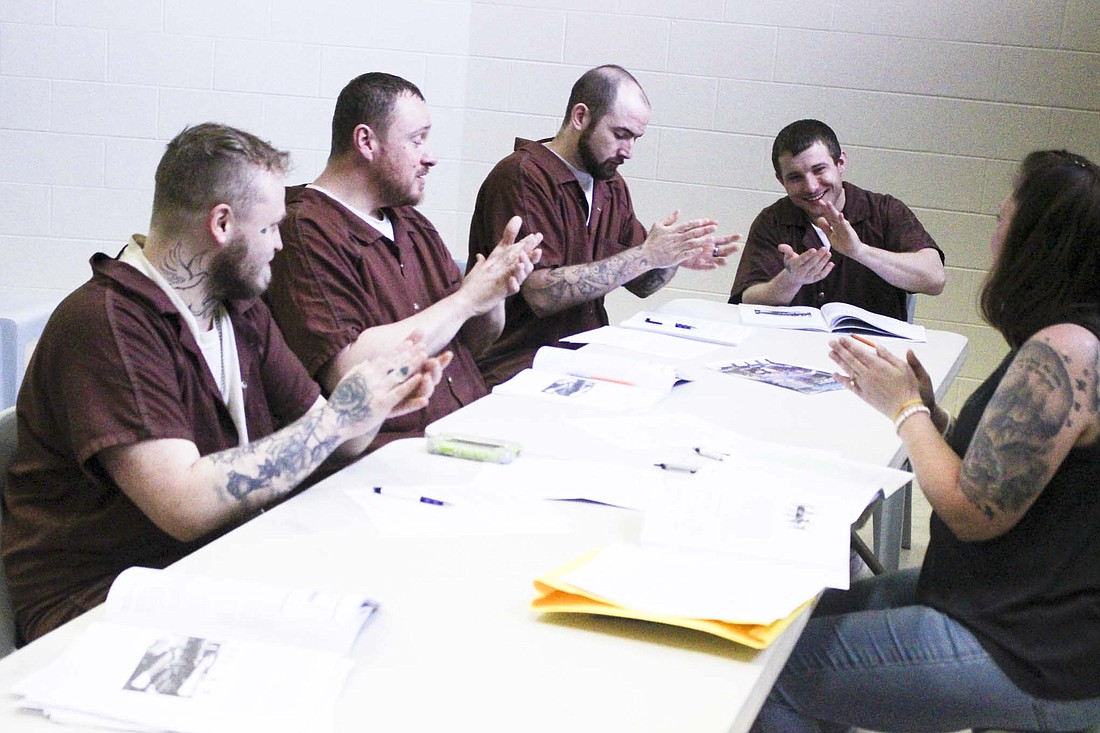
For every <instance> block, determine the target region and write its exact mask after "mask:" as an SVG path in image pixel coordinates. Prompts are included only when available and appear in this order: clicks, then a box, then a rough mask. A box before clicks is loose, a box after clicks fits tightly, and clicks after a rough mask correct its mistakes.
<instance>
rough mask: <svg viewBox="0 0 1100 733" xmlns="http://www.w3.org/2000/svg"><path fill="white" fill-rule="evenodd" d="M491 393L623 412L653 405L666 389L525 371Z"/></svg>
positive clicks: (663, 394)
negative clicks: (623, 410) (525, 396)
mask: <svg viewBox="0 0 1100 733" xmlns="http://www.w3.org/2000/svg"><path fill="white" fill-rule="evenodd" d="M493 394H517V395H529V396H532V397H538V398H540V399H552V400H557V401H568V402H571V403H573V404H575V405H582V406H588V407H600V408H608V409H617V410H622V409H628V408H638V407H650V406H652V405H655V404H657V402H659V401H660V400H661V399H662V398H664V397H665V396H666V395H667V394H668V390H654V389H646V388H644V387H637V386H634V385H631V384H620V383H616V382H613V381H609V380H608V379H593V378H588V377H577V376H572V375H570V374H564V373H560V372H544V371H538V370H536V369H524V370H523V371H521V372H520V373H519V374H516V375H515V376H514V377H512V378H511V379H509V380H508V381H506V382H502V383H500V384H498V385H497V386H496V387H493Z"/></svg>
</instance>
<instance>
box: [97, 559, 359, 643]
mask: <svg viewBox="0 0 1100 733" xmlns="http://www.w3.org/2000/svg"><path fill="white" fill-rule="evenodd" d="M377 608H378V604H377V603H375V602H374V601H372V600H370V599H369V598H367V597H366V596H363V595H357V594H349V593H337V592H333V591H324V590H314V589H306V588H296V587H292V586H283V585H275V584H270V585H269V584H263V583H255V582H248V581H242V580H238V579H232V580H229V579H221V578H210V577H197V576H189V575H185V574H182V573H176V572H173V571H168V570H153V569H150V568H139V567H135V568H129V569H127V570H125V571H123V572H122V574H121V575H119V577H118V578H116V579H115V582H114V583H113V584H112V585H111V590H110V593H108V595H107V603H106V607H105V611H106V617H107V619H108V620H109V621H113V622H117V623H123V624H126V623H135V624H143V623H144V624H147V623H149V622H150V621H151V620H155V621H156V623H157V625H158V627H161V628H163V629H164V630H166V631H172V632H175V633H179V634H190V635H193V636H202V637H209V638H215V639H227V638H234V639H247V640H254V641H267V642H269V643H278V644H292V645H295V646H303V647H312V648H317V649H326V650H329V651H333V652H338V653H341V654H346V653H347V652H348V651H350V650H351V646H352V644H353V643H354V641H355V638H356V636H358V634H359V631H360V630H361V629H362V628H363V625H364V624H365V623H366V622H367V621H368V619H370V617H371V615H372V614H373V613H374V612H375V611H376V610H377Z"/></svg>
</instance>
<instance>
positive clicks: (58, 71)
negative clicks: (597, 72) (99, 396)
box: [0, 0, 1100, 398]
mask: <svg viewBox="0 0 1100 733" xmlns="http://www.w3.org/2000/svg"><path fill="white" fill-rule="evenodd" d="M607 62H612V63H619V64H622V65H624V66H626V67H627V68H629V69H631V70H632V71H634V72H635V73H636V75H637V76H638V78H639V79H640V80H641V81H642V83H643V85H644V86H645V87H646V91H647V92H648V94H649V96H650V99H651V100H652V101H653V104H654V114H653V119H652V124H651V126H650V128H649V132H648V133H647V134H646V136H645V138H644V139H643V140H642V141H641V143H640V144H639V145H638V146H637V148H636V156H635V158H634V160H632V161H630V162H629V163H628V164H627V165H626V166H624V167H623V169H622V171H623V173H624V174H625V175H626V176H627V178H628V180H629V181H630V183H631V188H632V191H633V192H634V197H635V203H636V206H637V208H638V210H639V214H640V216H641V217H642V219H643V220H644V221H646V222H647V223H648V222H651V221H653V220H655V219H657V218H659V217H662V216H664V215H665V214H667V213H668V212H669V211H671V210H672V209H676V208H678V209H680V210H681V211H682V212H683V213H684V215H685V216H703V215H706V216H712V217H714V218H716V219H718V220H719V221H720V222H721V224H722V227H723V229H724V230H726V231H740V232H742V233H747V230H748V227H749V224H750V223H751V221H752V218H753V216H754V215H755V214H756V212H757V211H759V209H760V208H762V207H763V206H765V205H767V204H768V203H770V202H771V201H773V200H774V199H775V198H777V197H778V196H779V195H780V194H781V189H780V187H779V186H778V184H777V183H776V182H775V180H774V177H773V176H772V172H771V167H770V162H769V150H770V145H771V140H772V138H773V137H774V135H775V133H776V132H777V131H778V130H779V128H780V127H782V126H783V125H784V124H786V123H787V122H789V121H791V120H794V119H797V118H800V117H808V116H814V117H819V118H821V119H823V120H825V121H827V122H829V123H830V124H831V125H832V126H833V127H834V128H835V129H836V130H837V133H838V134H839V136H840V138H841V143H842V145H843V146H844V148H845V149H846V150H847V151H848V153H849V162H850V164H849V174H848V177H849V179H850V180H852V181H853V182H855V183H858V184H859V185H862V186H864V187H866V188H870V189H872V190H879V191H889V192H891V193H894V194H895V195H898V196H899V197H901V198H902V199H903V200H905V201H906V202H907V203H908V204H909V205H910V206H912V207H913V208H914V209H915V210H916V211H917V213H918V215H920V216H921V218H922V220H923V221H924V222H925V224H926V226H927V227H928V228H929V229H930V231H931V232H932V233H933V235H934V236H935V237H936V238H937V240H938V241H939V242H940V244H941V245H942V246H943V248H944V250H945V251H946V253H947V263H948V285H947V290H946V292H945V293H944V294H943V295H941V296H939V297H938V298H928V297H925V298H921V299H919V301H918V303H919V304H918V311H917V315H918V319H919V320H920V321H921V322H923V323H925V324H926V325H928V326H930V327H933V328H942V329H949V330H954V331H959V332H962V333H964V334H966V335H967V336H968V337H969V338H970V339H971V357H970V359H969V362H968V364H967V366H966V368H965V369H964V373H963V378H962V379H961V380H960V382H959V384H958V386H957V388H956V395H955V396H956V398H958V397H960V396H962V395H965V394H968V393H969V391H970V390H971V389H973V387H974V386H975V385H976V383H977V381H976V380H978V379H980V378H981V377H982V376H984V375H985V374H986V373H988V372H989V371H990V370H991V369H992V368H993V366H994V365H995V364H996V362H997V361H998V360H999V359H1000V357H1001V355H1002V354H1003V353H1004V346H1003V344H1002V343H1001V340H1000V338H999V337H998V336H997V335H996V334H995V333H993V332H992V331H990V330H989V329H988V328H986V327H984V326H983V325H982V324H981V322H980V319H979V318H978V316H977V312H976V308H975V298H976V294H977V291H978V289H979V287H980V284H981V281H982V278H983V275H984V272H985V270H986V268H987V267H988V265H989V254H988V240H989V233H990V231H991V230H992V227H993V214H994V212H995V208H996V204H997V202H998V201H999V200H1000V198H1001V197H1003V195H1004V193H1005V191H1006V189H1007V186H1008V181H1009V177H1010V175H1011V172H1012V170H1013V167H1014V165H1015V163H1016V162H1017V161H1018V160H1019V159H1020V158H1021V157H1022V156H1023V155H1024V154H1025V153H1026V152H1028V151H1029V150H1032V149H1035V148H1040V147H1067V148H1070V149H1072V150H1074V151H1077V152H1081V153H1083V154H1085V155H1088V156H1090V157H1092V158H1093V159H1097V160H1100V3H1098V2H1097V1H1096V0H1035V2H1030V3H1015V2H1013V3H1010V2H1003V1H1002V0H996V1H990V0H981V1H979V0H873V1H872V0H830V1H828V2H820V1H817V2H809V1H806V0H497V1H493V0H486V1H476V2H473V1H471V0H362V1H358V2H353V1H352V0H313V2H311V3H309V4H306V5H303V4H302V3H300V2H292V1H291V0H217V1H215V0H0V261H3V263H4V265H3V269H2V271H0V285H18V286H24V287H37V288H47V289H59V290H69V289H72V288H73V287H75V286H76V285H78V284H79V283H80V282H82V281H83V280H85V279H86V277H87V274H88V269H87V258H88V256H90V254H91V253H92V252H95V251H99V250H106V251H114V250H116V249H117V248H118V247H119V246H120V245H121V243H122V242H123V241H124V240H125V238H126V237H127V236H128V235H129V234H130V233H131V232H137V231H144V230H145V229H146V227H147V224H148V213H149V203H150V199H151V194H152V180H153V176H152V174H153V170H154V168H155V165H156V161H157V160H158V158H159V156H160V153H161V151H162V149H163V144H164V142H165V141H166V140H167V139H169V138H171V137H172V136H173V135H174V134H175V133H176V132H178V131H179V129H180V128H182V127H183V126H184V125H186V124H191V123H195V122H201V121H204V120H218V121H223V122H227V123H230V124H234V125H238V126H240V127H244V128H246V129H248V130H250V131H253V132H256V133H257V134H259V135H261V136H263V137H265V138H267V139H270V140H271V141H272V142H273V143H275V144H276V145H278V146H280V147H284V148H288V149H290V150H291V151H292V152H293V154H294V161H295V169H294V171H292V174H291V178H292V180H294V181H305V180H308V179H310V178H312V177H313V176H314V175H316V173H317V172H318V171H319V170H320V168H321V167H322V166H323V164H324V159H325V155H326V153H327V149H328V121H329V117H330V115H331V110H332V103H333V100H334V98H335V96H336V94H337V92H338V91H339V89H340V88H341V86H342V85H343V84H344V83H345V82H346V81H347V80H348V79H349V78H351V77H352V76H354V75H356V74H358V73H361V72H363V71H368V70H385V71H390V72H393V73H397V74H400V75H402V76H405V77H407V78H409V79H411V80H412V81H414V82H416V83H417V84H419V85H420V86H421V88H422V89H423V91H424V92H425V94H426V96H427V97H428V102H429V104H430V106H431V108H432V112H433V118H434V123H435V127H434V130H433V143H434V146H435V149H436V152H437V154H438V156H439V158H440V164H439V165H438V167H437V168H436V169H435V170H434V171H433V173H432V176H431V178H430V179H429V180H430V183H429V193H428V198H427V200H426V201H425V203H424V206H423V208H424V209H425V211H426V212H427V213H428V215H429V216H430V217H431V218H432V219H433V221H435V223H436V224H437V226H439V228H440V230H441V231H442V232H443V233H444V236H445V237H446V238H447V240H448V243H449V244H450V246H451V248H452V249H453V250H454V251H455V252H456V253H457V254H464V252H465V247H466V241H465V240H466V231H467V226H468V222H469V215H470V210H471V208H472V206H473V201H474V195H475V193H476V191H477V187H478V186H479V185H480V183H481V179H482V178H483V176H484V175H485V173H486V172H487V171H488V169H489V168H490V167H491V166H492V164H493V163H494V162H495V161H496V160H497V159H499V158H500V157H502V156H503V155H505V154H507V153H508V152H509V151H510V150H511V147H512V140H513V138H514V137H515V136H517V135H520V136H524V137H548V136H550V135H552V134H553V133H554V131H555V130H556V128H557V126H558V124H559V121H560V119H561V116H562V114H563V113H564V108H565V102H566V98H567V95H568V93H569V88H570V86H571V84H572V82H573V81H574V79H575V78H576V77H577V76H578V75H579V74H580V73H581V72H582V71H583V70H584V69H586V68H588V67H590V66H593V65H596V64H600V63H607ZM732 277H733V270H732V269H728V270H725V271H722V272H719V273H687V272H685V273H682V274H681V275H679V276H678V277H677V279H676V280H675V281H673V283H672V285H671V286H669V287H668V288H666V289H665V290H664V291H662V293H660V294H659V295H658V296H655V298H656V299H657V300H656V302H660V301H661V300H662V299H669V298H674V297H708V298H715V299H721V300H724V299H725V297H726V294H727V293H728V290H729V286H730V283H731V281H732ZM610 305H611V309H612V313H613V317H615V316H617V315H624V314H625V313H627V312H629V311H630V310H631V309H634V308H637V307H639V305H640V303H639V302H638V301H636V300H635V299H633V296H630V295H628V294H622V295H617V296H615V297H614V298H612V299H611V301H610Z"/></svg>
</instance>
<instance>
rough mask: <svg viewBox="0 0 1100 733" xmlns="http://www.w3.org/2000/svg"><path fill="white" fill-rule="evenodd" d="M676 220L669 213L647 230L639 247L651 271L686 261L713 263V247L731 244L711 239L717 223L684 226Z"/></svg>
mask: <svg viewBox="0 0 1100 733" xmlns="http://www.w3.org/2000/svg"><path fill="white" fill-rule="evenodd" d="M679 219H680V212H679V211H673V212H672V213H671V214H669V215H668V217H667V218H666V219H665V220H664V221H661V222H657V223H656V224H654V225H653V226H652V227H650V229H649V234H648V235H647V236H646V238H645V241H644V242H642V244H641V245H640V246H639V249H640V250H641V251H643V252H645V254H646V257H647V258H648V259H649V263H650V265H651V266H652V267H653V268H654V269H665V268H668V267H675V266H677V265H679V264H681V263H683V262H686V261H687V260H695V261H703V260H704V259H713V253H714V248H715V247H716V246H726V245H728V244H730V243H731V242H733V239H732V238H731V237H728V236H727V237H721V236H720V237H715V236H712V235H713V234H714V232H715V231H716V230H717V229H718V225H717V222H715V221H714V220H713V219H691V220H690V221H684V222H681V221H679ZM738 238H739V237H738ZM697 269H699V268H697Z"/></svg>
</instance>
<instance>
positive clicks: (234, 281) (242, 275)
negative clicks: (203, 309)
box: [210, 237, 267, 301]
mask: <svg viewBox="0 0 1100 733" xmlns="http://www.w3.org/2000/svg"><path fill="white" fill-rule="evenodd" d="M246 262H248V243H247V242H245V240H244V237H239V238H237V239H234V240H233V241H232V242H230V243H229V244H227V245H226V246H225V248H224V249H222V250H220V251H218V252H217V253H216V254H215V255H214V258H213V259H212V260H211V261H210V292H211V294H212V295H213V297H214V299H215V300H218V301H222V300H252V299H253V298H257V297H259V296H260V295H262V294H263V292H264V290H265V289H266V288H267V283H262V282H260V278H259V277H258V276H257V273H255V272H246V271H245V267H246V265H245V263H246Z"/></svg>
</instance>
